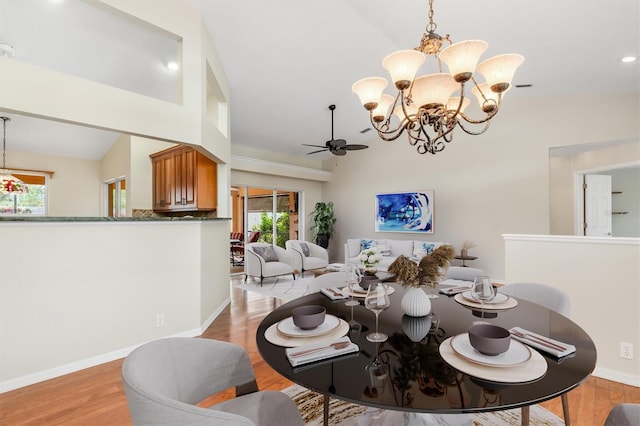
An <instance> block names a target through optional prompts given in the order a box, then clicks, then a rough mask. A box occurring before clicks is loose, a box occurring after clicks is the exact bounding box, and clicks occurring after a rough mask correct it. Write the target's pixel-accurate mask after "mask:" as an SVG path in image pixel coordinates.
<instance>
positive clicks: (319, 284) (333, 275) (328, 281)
mask: <svg viewBox="0 0 640 426" xmlns="http://www.w3.org/2000/svg"><path fill="white" fill-rule="evenodd" d="M346 285H347V281H346V276H345V272H328V273H326V274H322V275H318V276H317V277H315V278H314V279H313V280H311V282H310V283H309V287H307V293H306V294H310V293H317V292H318V291H320V289H323V288H329V287H340V288H342V287H344V286H346Z"/></svg>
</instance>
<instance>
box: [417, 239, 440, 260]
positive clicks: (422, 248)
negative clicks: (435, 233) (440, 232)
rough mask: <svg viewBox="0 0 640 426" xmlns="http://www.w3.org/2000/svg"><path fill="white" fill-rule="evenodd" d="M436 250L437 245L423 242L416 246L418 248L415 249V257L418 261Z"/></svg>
mask: <svg viewBox="0 0 640 426" xmlns="http://www.w3.org/2000/svg"><path fill="white" fill-rule="evenodd" d="M435 248H436V245H435V244H433V243H424V242H421V243H420V244H416V246H415V247H414V248H413V256H414V257H416V258H418V259H422V258H423V257H425V256H426V255H428V254H429V253H431V252H432V251H433V250H434V249H435Z"/></svg>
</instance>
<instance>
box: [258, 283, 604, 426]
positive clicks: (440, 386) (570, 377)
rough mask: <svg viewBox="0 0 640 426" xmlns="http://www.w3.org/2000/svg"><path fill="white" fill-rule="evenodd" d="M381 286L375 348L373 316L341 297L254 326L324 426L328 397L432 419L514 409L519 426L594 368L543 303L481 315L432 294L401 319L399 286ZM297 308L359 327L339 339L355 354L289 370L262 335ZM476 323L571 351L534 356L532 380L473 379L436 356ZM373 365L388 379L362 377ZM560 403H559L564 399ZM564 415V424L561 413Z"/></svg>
mask: <svg viewBox="0 0 640 426" xmlns="http://www.w3.org/2000/svg"><path fill="white" fill-rule="evenodd" d="M388 285H390V286H393V287H394V289H395V292H393V294H391V295H390V296H389V297H390V298H391V307H390V308H388V309H386V310H385V311H383V312H382V313H381V314H380V317H379V329H380V331H381V332H382V333H385V334H387V335H388V336H389V338H388V340H387V341H385V342H382V343H374V342H369V341H368V340H367V338H366V335H367V334H368V333H369V332H371V331H373V329H374V328H375V316H374V314H373V312H371V311H369V310H367V309H366V308H365V307H364V306H363V305H362V303H361V304H360V305H358V306H355V307H351V306H346V305H345V300H331V299H329V298H328V297H327V296H325V295H323V294H322V293H313V294H309V295H306V296H303V297H300V298H297V299H294V300H292V301H290V302H288V303H286V304H284V305H282V306H280V307H279V308H277V309H276V310H274V311H273V312H271V313H270V314H269V315H267V317H265V318H264V320H263V321H262V322H261V324H260V326H259V327H258V330H257V333H256V339H257V346H258V350H259V352H260V354H261V355H262V358H263V359H264V360H265V361H266V362H267V363H268V364H269V365H270V366H271V367H272V368H273V369H274V370H275V371H277V372H278V373H280V374H281V375H282V376H284V377H286V378H287V379H289V380H291V381H293V382H295V383H297V384H299V385H301V386H303V387H305V388H308V389H310V390H312V391H315V392H318V393H321V394H323V395H324V397H325V404H324V405H325V412H324V415H325V417H324V419H325V424H326V423H327V418H328V417H327V410H328V399H329V397H332V398H338V399H341V400H344V401H349V402H353V403H356V404H361V405H366V406H372V407H379V408H384V409H389V410H397V411H412V412H421V413H437V414H453V413H458V414H459V413H473V412H484V411H497V410H507V409H512V408H519V407H521V408H523V410H522V413H523V424H527V423H528V417H529V409H528V407H529V406H531V405H533V404H537V403H539V402H543V401H545V400H548V399H551V398H555V397H558V396H563V395H566V393H567V392H568V391H570V390H571V389H573V388H575V387H577V386H578V385H579V384H580V383H581V382H582V381H584V380H585V379H586V378H587V377H588V376H589V375H590V374H591V372H592V371H593V369H594V368H595V363H596V348H595V345H594V343H593V341H592V340H591V338H590V337H589V335H588V334H587V333H586V332H585V331H584V330H583V329H582V328H580V326H578V325H577V324H576V323H574V322H573V321H571V320H570V319H569V318H567V317H565V316H563V315H560V314H558V313H556V312H555V311H552V310H550V309H547V308H545V307H543V306H540V305H537V304H534V303H530V302H527V301H524V300H518V303H517V305H516V306H515V307H513V308H511V309H506V310H499V311H491V310H488V311H487V310H486V308H485V312H484V313H481V312H478V310H475V309H474V308H470V307H467V306H465V305H463V304H461V303H458V302H457V301H456V300H454V297H452V296H446V295H444V294H440V295H439V297H438V298H435V299H430V301H431V307H432V308H431V314H430V315H429V316H426V317H422V318H413V317H407V316H405V315H403V312H402V309H401V306H400V300H401V299H402V296H403V294H404V292H405V291H406V289H405V288H403V287H402V286H400V285H399V284H397V283H388ZM302 305H321V306H324V307H325V308H326V310H327V314H331V315H334V316H336V317H338V318H341V319H343V320H344V321H347V322H348V321H353V322H354V323H357V324H359V325H360V328H358V326H357V325H356V326H355V327H353V328H352V329H350V331H349V332H348V334H347V335H348V336H349V337H350V338H351V340H352V341H353V342H354V343H356V344H357V345H358V347H359V352H357V353H354V354H348V355H343V356H339V357H335V358H329V359H324V360H322V361H317V362H315V363H312V364H305V365H300V366H297V367H292V366H291V364H290V363H289V361H288V360H287V357H286V354H285V349H286V348H285V347H282V346H278V345H275V344H272V343H270V342H269V341H268V340H267V339H266V338H265V331H267V329H268V328H269V327H270V326H272V325H273V324H276V323H278V322H280V321H281V320H283V319H286V318H288V317H290V316H291V311H292V310H293V309H294V308H296V307H298V306H302ZM481 317H482V318H481ZM420 321H428V325H427V329H428V330H429V331H428V333H427V334H426V335H424V337H423V336H422V334H420V333H419V334H418V335H416V333H415V331H416V329H422V330H424V327H421V326H422V325H424V324H419V322H420ZM478 321H484V322H488V323H491V324H495V325H499V326H501V327H504V328H507V329H510V328H512V327H516V326H517V327H521V328H523V329H526V330H529V331H531V332H534V333H537V334H540V335H543V336H547V337H550V338H552V339H555V340H557V341H561V342H564V343H567V344H571V345H574V346H575V347H576V351H575V352H574V353H573V354H571V355H568V356H566V357H563V358H556V357H554V356H553V355H549V354H547V353H545V352H540V354H541V355H542V356H543V358H544V360H545V361H546V363H547V369H546V373H545V374H544V375H543V376H542V377H540V378H537V379H535V380H531V381H527V382H524V383H520V382H518V383H502V382H497V381H492V380H487V379H486V378H485V379H479V378H477V377H473V376H471V375H468V374H466V373H464V372H462V371H459V370H457V369H456V368H454V367H452V366H451V365H450V364H448V363H447V362H446V361H445V360H444V359H443V357H442V356H441V354H440V352H439V345H440V344H441V343H442V342H443V341H445V340H446V339H447V338H449V337H451V336H456V335H459V334H462V333H466V332H467V330H468V328H469V326H470V325H472V324H473V323H474V322H478ZM416 326H418V327H416ZM533 350H535V349H533ZM374 363H376V364H380V363H382V364H383V365H384V366H385V367H386V371H387V372H388V374H387V375H386V376H385V377H384V380H382V381H381V380H380V378H379V377H378V378H375V376H374V375H372V374H370V372H371V369H372V367H371V365H372V364H374ZM376 380H377V382H376ZM563 399H564V401H563V403H566V396H565V398H563ZM566 408H567V407H565V410H566ZM565 418H566V419H568V413H567V412H565Z"/></svg>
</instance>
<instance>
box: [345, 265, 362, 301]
mask: <svg viewBox="0 0 640 426" xmlns="http://www.w3.org/2000/svg"><path fill="white" fill-rule="evenodd" d="M361 280H362V274H361V273H360V268H359V267H358V266H357V265H347V267H346V272H345V281H346V282H347V287H348V288H349V300H348V301H346V302H345V303H344V304H345V305H347V306H357V305H359V304H360V302H358V301H357V300H355V299H354V298H353V292H354V291H355V290H356V288H357V287H358V286H359V285H360V281H361Z"/></svg>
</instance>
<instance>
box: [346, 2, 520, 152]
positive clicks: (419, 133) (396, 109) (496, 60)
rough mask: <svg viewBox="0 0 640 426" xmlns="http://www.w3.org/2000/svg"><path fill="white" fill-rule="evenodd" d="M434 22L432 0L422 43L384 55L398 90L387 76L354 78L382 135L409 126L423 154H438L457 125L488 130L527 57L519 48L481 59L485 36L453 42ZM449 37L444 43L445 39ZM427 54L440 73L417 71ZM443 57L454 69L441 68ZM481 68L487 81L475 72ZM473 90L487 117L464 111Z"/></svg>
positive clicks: (385, 136) (468, 129) (388, 135)
mask: <svg viewBox="0 0 640 426" xmlns="http://www.w3.org/2000/svg"><path fill="white" fill-rule="evenodd" d="M436 28H437V26H436V24H435V22H433V0H429V24H428V25H427V28H426V32H425V33H424V34H423V35H422V40H421V41H420V46H418V47H416V48H415V49H412V50H399V51H397V52H394V53H391V54H390V55H388V56H386V57H385V58H384V59H383V60H382V66H383V67H384V68H385V69H386V70H387V71H388V72H389V74H390V76H391V81H392V82H393V84H394V85H395V87H396V89H397V90H398V93H397V94H396V95H395V97H394V96H391V95H389V94H383V93H382V92H383V91H384V89H385V88H386V87H387V85H388V83H387V80H386V79H384V78H382V77H368V78H364V79H362V80H359V81H357V82H356V83H354V85H353V87H352V90H353V92H354V93H355V94H356V95H358V97H359V98H360V102H361V103H362V105H363V106H364V107H365V109H366V110H367V111H369V116H370V119H371V124H372V125H373V127H374V128H375V129H376V130H377V132H378V136H379V137H380V138H381V139H383V140H385V141H393V140H395V139H397V138H398V137H399V136H400V135H401V134H402V133H403V132H405V131H406V132H407V135H408V138H409V144H411V145H412V146H415V147H416V149H417V151H418V153H420V154H426V153H427V152H428V153H431V154H436V153H437V152H440V151H442V150H443V149H444V148H445V146H446V145H445V143H449V142H451V141H452V140H453V131H454V129H455V128H456V125H457V126H459V127H460V128H461V129H462V130H463V131H464V132H465V133H468V134H471V135H479V134H482V133H484V132H485V131H486V130H487V129H488V128H489V124H490V122H491V119H492V118H493V117H494V116H495V115H496V114H497V113H498V109H499V107H500V102H501V100H502V97H503V95H504V93H505V92H507V91H508V90H509V89H511V80H512V79H513V75H514V73H515V71H516V69H517V68H518V67H519V66H520V65H521V64H522V63H523V62H524V57H523V56H522V55H518V54H504V55H499V56H494V57H492V58H489V59H486V60H485V61H483V62H481V63H480V64H478V60H479V59H480V55H482V54H483V53H484V51H485V50H487V47H488V46H489V45H488V44H487V43H486V42H485V41H482V40H466V41H461V42H458V43H452V42H451V40H450V39H449V35H448V34H447V35H446V36H445V37H442V36H440V35H438V34H437V33H436V32H435V31H436ZM445 42H446V43H448V46H446V47H445V48H444V49H442V47H443V44H444V43H445ZM425 54H426V55H431V56H433V57H434V58H435V59H436V61H437V63H438V70H439V72H438V73H434V74H428V75H422V76H419V77H416V76H415V75H416V73H417V71H418V68H419V67H420V66H421V65H422V64H423V63H424V61H425V59H426V56H425ZM442 62H444V63H446V64H447V67H448V68H449V73H446V72H443V71H442ZM476 68H477V71H478V72H479V73H480V74H482V75H483V76H484V79H485V81H484V82H480V83H479V82H478V81H477V80H476V77H474V72H475V71H476ZM468 86H471V88H470V92H471V93H472V94H473V95H475V96H476V98H477V99H478V102H479V104H480V108H481V109H482V112H483V113H484V114H485V115H484V117H481V118H479V119H472V118H470V117H469V116H467V115H465V113H464V111H465V109H466V108H467V107H468V106H469V104H470V103H471V101H470V100H469V98H468V96H469V95H468V92H467V89H468Z"/></svg>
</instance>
